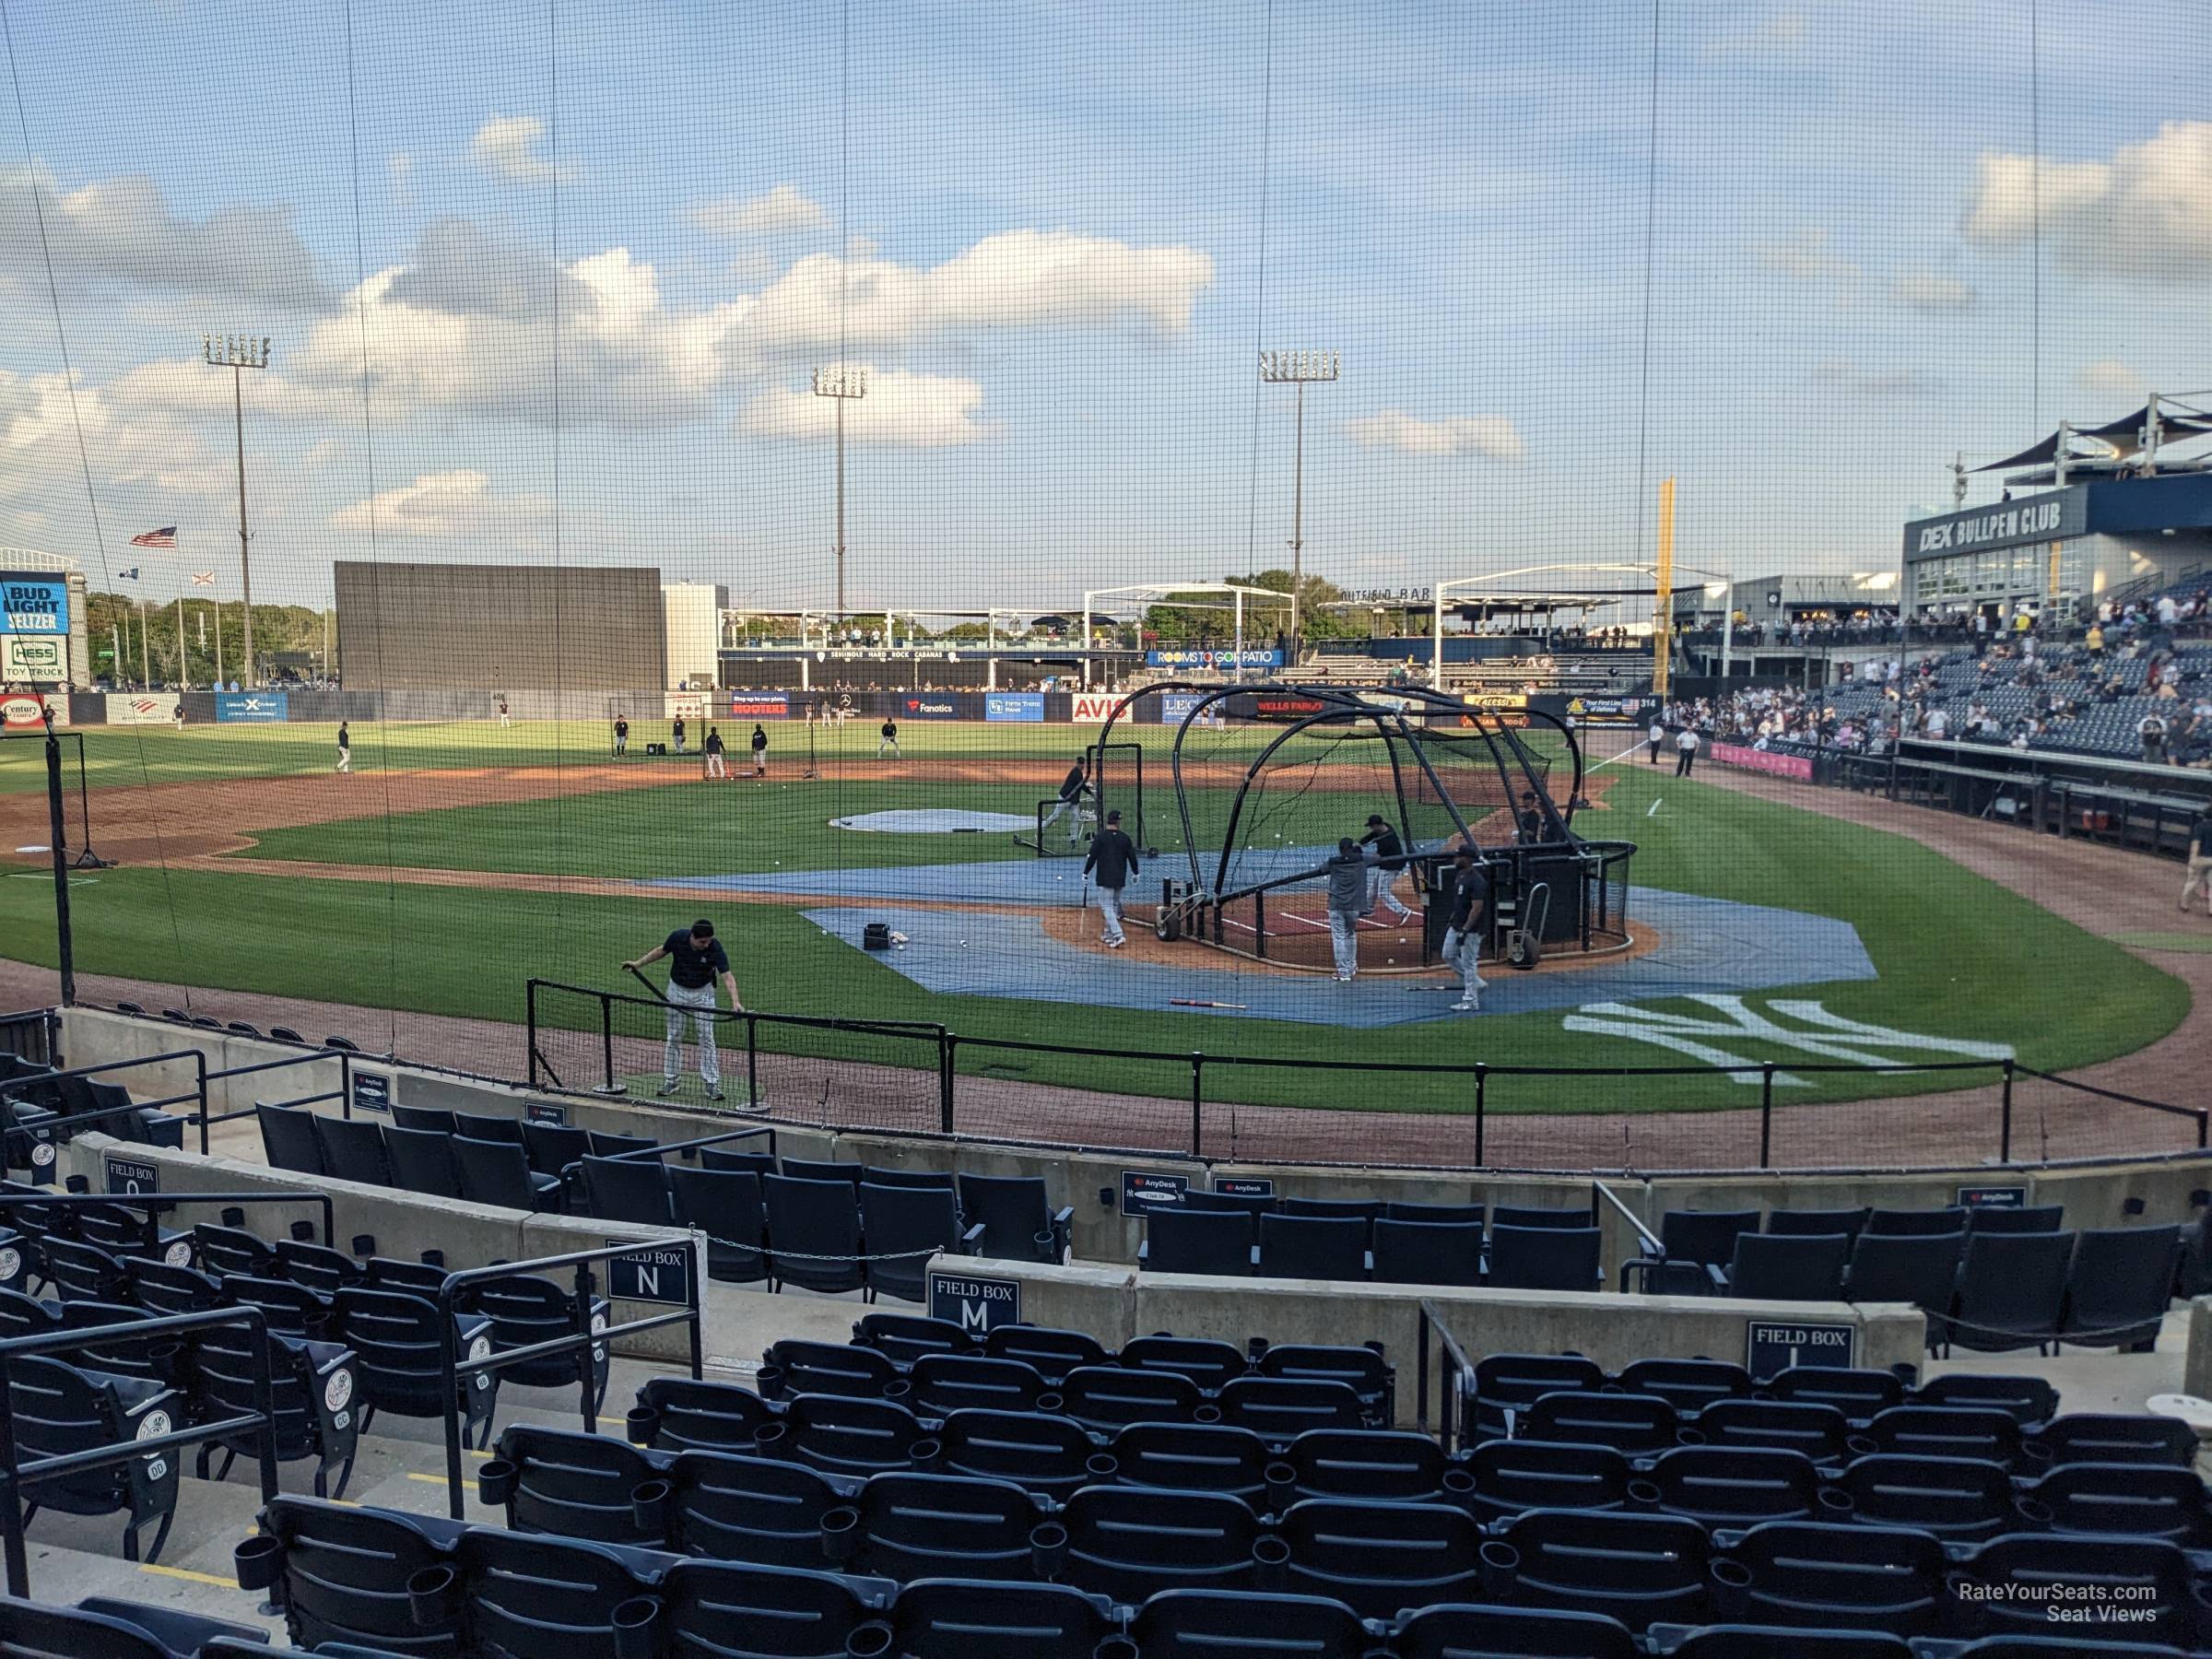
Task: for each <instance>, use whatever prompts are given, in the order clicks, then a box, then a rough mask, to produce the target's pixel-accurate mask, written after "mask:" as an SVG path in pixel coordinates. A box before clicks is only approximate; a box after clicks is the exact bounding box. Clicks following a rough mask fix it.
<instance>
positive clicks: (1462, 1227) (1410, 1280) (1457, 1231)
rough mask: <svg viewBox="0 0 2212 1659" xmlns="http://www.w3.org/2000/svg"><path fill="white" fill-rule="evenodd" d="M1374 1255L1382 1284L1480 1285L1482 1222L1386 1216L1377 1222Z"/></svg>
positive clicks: (1376, 1273)
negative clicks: (1421, 1219)
mask: <svg viewBox="0 0 2212 1659" xmlns="http://www.w3.org/2000/svg"><path fill="white" fill-rule="evenodd" d="M1393 1207H1394V1208H1403V1207H1405V1206H1393ZM1374 1257H1375V1270H1374V1276H1375V1278H1376V1279H1377V1281H1378V1282H1381V1283H1383V1284H1391V1285H1479V1284H1481V1283H1482V1223H1481V1221H1480V1220H1475V1221H1460V1222H1437V1221H1408V1220H1403V1219H1400V1218H1396V1217H1394V1216H1386V1217H1384V1218H1382V1220H1380V1221H1378V1222H1376V1223H1375V1227H1374Z"/></svg>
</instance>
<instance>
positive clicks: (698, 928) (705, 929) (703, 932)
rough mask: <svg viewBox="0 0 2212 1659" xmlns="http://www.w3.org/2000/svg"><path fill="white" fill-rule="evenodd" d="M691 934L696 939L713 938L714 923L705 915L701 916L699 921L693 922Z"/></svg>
mask: <svg viewBox="0 0 2212 1659" xmlns="http://www.w3.org/2000/svg"><path fill="white" fill-rule="evenodd" d="M691 936H692V937H693V938H695V939H711V938H712V937H713V936H714V924H713V923H712V922H710V921H708V920H707V919H706V918H705V917H704V916H701V917H700V919H699V920H698V921H696V922H694V923H692V924H691Z"/></svg>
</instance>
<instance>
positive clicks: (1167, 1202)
mask: <svg viewBox="0 0 2212 1659" xmlns="http://www.w3.org/2000/svg"><path fill="white" fill-rule="evenodd" d="M1190 1190H1191V1178H1190V1177H1189V1176H1188V1175H1158V1174H1154V1173H1153V1172H1152V1171H1148V1170H1124V1171H1122V1214H1123V1215H1124V1216H1148V1215H1150V1214H1151V1213H1152V1212H1153V1211H1154V1210H1160V1209H1181V1208H1182V1195H1183V1194H1185V1193H1187V1192H1189V1191H1190Z"/></svg>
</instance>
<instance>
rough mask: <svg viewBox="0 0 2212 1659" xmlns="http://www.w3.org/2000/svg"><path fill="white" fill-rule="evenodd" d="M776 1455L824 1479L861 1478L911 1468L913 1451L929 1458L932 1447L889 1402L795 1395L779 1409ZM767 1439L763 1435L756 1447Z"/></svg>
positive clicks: (924, 1432)
mask: <svg viewBox="0 0 2212 1659" xmlns="http://www.w3.org/2000/svg"><path fill="white" fill-rule="evenodd" d="M778 1426H779V1427H780V1428H782V1430H783V1433H782V1436H781V1437H780V1439H778V1442H777V1451H776V1453H775V1455H777V1456H789V1457H793V1458H795V1459H797V1460H798V1461H799V1462H800V1463H803V1464H806V1465H808V1466H810V1467H812V1468H817V1469H819V1470H821V1471H823V1472H824V1473H825V1474H830V1475H851V1476H853V1477H866V1476H869V1475H877V1474H881V1473H883V1472H884V1471H886V1470H889V1469H904V1468H911V1467H912V1465H913V1464H914V1461H915V1454H916V1453H917V1451H921V1452H922V1453H923V1454H924V1458H925V1459H930V1458H935V1455H936V1453H937V1442H936V1441H935V1440H934V1439H932V1438H931V1437H930V1435H929V1432H928V1431H927V1430H925V1429H924V1427H923V1426H922V1423H921V1422H920V1420H919V1419H917V1418H915V1416H914V1414H913V1413H912V1412H911V1411H909V1410H907V1409H906V1407H905V1406H900V1405H899V1404H898V1403H897V1402H896V1401H892V1400H852V1399H843V1398H841V1397H839V1396H837V1395H835V1394H800V1395H799V1396H798V1397H797V1398H796V1399H794V1400H793V1401H792V1402H791V1403H790V1404H789V1405H788V1406H786V1407H785V1408H784V1413H783V1421H782V1424H780V1425H778ZM770 1439H771V1434H770V1431H768V1430H762V1431H761V1433H760V1434H759V1435H756V1436H755V1437H754V1440H755V1443H756V1444H761V1443H763V1442H766V1441H769V1440H770Z"/></svg>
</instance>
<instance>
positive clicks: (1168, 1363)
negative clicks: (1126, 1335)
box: [1114, 1332, 1252, 1392]
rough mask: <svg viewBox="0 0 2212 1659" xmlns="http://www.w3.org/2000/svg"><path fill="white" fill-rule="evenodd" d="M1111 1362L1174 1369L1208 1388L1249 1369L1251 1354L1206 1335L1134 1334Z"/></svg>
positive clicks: (1132, 1367) (1140, 1368)
mask: <svg viewBox="0 0 2212 1659" xmlns="http://www.w3.org/2000/svg"><path fill="white" fill-rule="evenodd" d="M1114 1363H1115V1364H1117V1365H1120V1366H1123V1367H1124V1368H1126V1369H1128V1370H1130V1371H1173V1372H1175V1373H1176V1374H1177V1375H1179V1376H1184V1377H1188V1378H1189V1379H1190V1380H1191V1381H1192V1382H1195V1383H1197V1384H1198V1386H1199V1387H1200V1388H1203V1389H1206V1390H1207V1391H1209V1392H1211V1391H1212V1390H1215V1389H1218V1388H1219V1387H1220V1386H1221V1385H1222V1384H1223V1383H1224V1382H1228V1381H1229V1380H1230V1378H1232V1377H1241V1376H1243V1375H1244V1374H1245V1373H1246V1372H1247V1371H1250V1370H1251V1369H1252V1359H1251V1357H1250V1356H1249V1355H1248V1354H1246V1353H1245V1351H1244V1350H1243V1349H1241V1348H1240V1347H1237V1346H1236V1345H1235V1344H1234V1343H1230V1342H1217V1341H1215V1340H1214V1339H1213V1338H1211V1337H1206V1336H1171V1335H1167V1334H1166V1333H1165V1332H1162V1333H1160V1334H1159V1335H1153V1336H1134V1337H1131V1338H1130V1339H1129V1340H1128V1341H1127V1342H1124V1344H1122V1347H1121V1350H1120V1352H1118V1353H1117V1354H1115V1355H1114Z"/></svg>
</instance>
